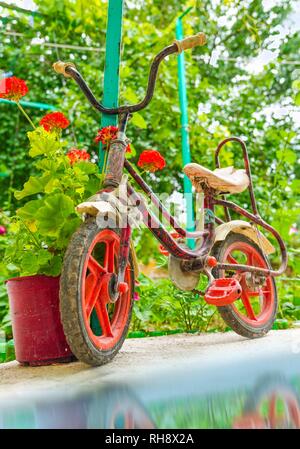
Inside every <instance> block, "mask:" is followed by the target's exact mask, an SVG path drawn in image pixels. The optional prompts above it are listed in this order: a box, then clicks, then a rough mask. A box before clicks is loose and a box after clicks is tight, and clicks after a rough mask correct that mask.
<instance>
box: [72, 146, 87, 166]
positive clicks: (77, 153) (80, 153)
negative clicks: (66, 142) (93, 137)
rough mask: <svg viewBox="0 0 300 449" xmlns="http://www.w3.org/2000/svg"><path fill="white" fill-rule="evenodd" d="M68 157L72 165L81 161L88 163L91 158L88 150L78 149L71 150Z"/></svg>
mask: <svg viewBox="0 0 300 449" xmlns="http://www.w3.org/2000/svg"><path fill="white" fill-rule="evenodd" d="M67 156H68V158H69V160H70V164H71V165H73V164H74V163H75V162H79V161H88V160H89V159H90V157H91V156H90V154H89V153H87V151H86V150H78V149H77V148H71V150H70V151H68V153H67Z"/></svg>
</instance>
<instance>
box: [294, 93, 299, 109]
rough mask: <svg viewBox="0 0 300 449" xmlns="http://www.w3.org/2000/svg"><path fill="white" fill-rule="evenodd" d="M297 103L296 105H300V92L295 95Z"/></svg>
mask: <svg viewBox="0 0 300 449" xmlns="http://www.w3.org/2000/svg"><path fill="white" fill-rule="evenodd" d="M295 103H296V106H300V92H298V93H297V95H296V96H295Z"/></svg>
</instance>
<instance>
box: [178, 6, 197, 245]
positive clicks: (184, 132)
mask: <svg viewBox="0 0 300 449" xmlns="http://www.w3.org/2000/svg"><path fill="white" fill-rule="evenodd" d="M191 9H192V8H188V9H187V10H186V11H185V12H184V13H183V14H182V15H181V16H180V17H178V19H177V20H176V39H178V40H181V39H183V36H184V35H183V26H182V19H183V17H184V16H185V15H186V14H188V12H189V11H190V10H191ZM178 79H179V101H180V110H181V147H182V160H183V165H186V164H189V163H190V162H191V152H190V142H189V128H188V125H189V121H188V101H187V91H186V78H185V61H184V52H182V53H180V54H179V55H178ZM183 189H184V195H185V198H186V207H187V211H186V212H187V230H188V231H194V229H195V225H194V205H193V195H192V184H191V181H190V180H189V178H188V177H187V176H186V175H184V180H183ZM188 245H189V247H190V248H191V249H194V248H195V241H194V239H188Z"/></svg>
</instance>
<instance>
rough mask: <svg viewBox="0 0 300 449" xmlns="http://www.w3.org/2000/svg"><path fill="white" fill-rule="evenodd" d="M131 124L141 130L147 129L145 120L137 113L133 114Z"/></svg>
mask: <svg viewBox="0 0 300 449" xmlns="http://www.w3.org/2000/svg"><path fill="white" fill-rule="evenodd" d="M131 122H132V123H133V125H135V126H137V127H138V128H142V129H146V128H147V123H146V122H145V120H144V118H143V117H142V116H141V114H139V113H138V112H136V113H135V114H133V117H132V119H131Z"/></svg>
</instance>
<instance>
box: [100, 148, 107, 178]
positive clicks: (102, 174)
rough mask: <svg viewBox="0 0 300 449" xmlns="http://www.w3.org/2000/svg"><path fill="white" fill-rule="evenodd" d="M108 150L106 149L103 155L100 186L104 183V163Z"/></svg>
mask: <svg viewBox="0 0 300 449" xmlns="http://www.w3.org/2000/svg"><path fill="white" fill-rule="evenodd" d="M108 150H109V148H107V149H106V151H105V154H104V161H103V167H102V172H101V186H102V184H103V182H104V176H105V171H106V163H107V156H108Z"/></svg>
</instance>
